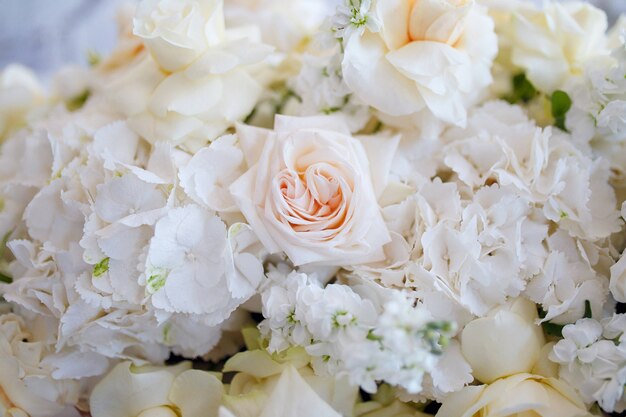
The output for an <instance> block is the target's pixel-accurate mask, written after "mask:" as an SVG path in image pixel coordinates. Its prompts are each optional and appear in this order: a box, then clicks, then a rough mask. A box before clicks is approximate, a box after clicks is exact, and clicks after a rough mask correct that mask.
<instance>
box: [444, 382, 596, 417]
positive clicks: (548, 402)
mask: <svg viewBox="0 0 626 417" xmlns="http://www.w3.org/2000/svg"><path fill="white" fill-rule="evenodd" d="M472 416H481V417H504V416H537V417H553V416H559V417H587V416H589V417H591V416H592V415H591V414H590V413H589V412H588V411H587V409H586V408H585V405H584V404H583V402H582V401H581V400H580V399H579V398H578V396H577V395H576V393H575V392H574V391H573V390H572V389H571V388H570V387H569V386H568V385H566V384H565V383H563V382H562V381H560V380H558V379H554V378H544V377H542V376H537V375H531V374H517V375H513V376H510V377H508V378H504V379H499V380H497V381H495V382H494V383H492V384H491V385H480V386H467V387H465V388H463V389H462V390H461V391H458V392H455V393H453V394H450V395H449V396H448V397H446V398H445V400H444V401H443V404H442V406H441V408H440V409H439V411H438V412H437V415H436V417H472Z"/></svg>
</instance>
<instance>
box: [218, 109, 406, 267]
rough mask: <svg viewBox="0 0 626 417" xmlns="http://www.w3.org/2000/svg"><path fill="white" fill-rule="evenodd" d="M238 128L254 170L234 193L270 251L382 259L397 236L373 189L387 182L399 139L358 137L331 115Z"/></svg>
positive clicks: (300, 259) (307, 259)
mask: <svg viewBox="0 0 626 417" xmlns="http://www.w3.org/2000/svg"><path fill="white" fill-rule="evenodd" d="M237 133H238V136H239V141H240V143H241V146H242V148H243V151H244V155H245V159H246V161H247V163H248V166H249V167H250V168H249V170H248V171H247V172H246V173H245V174H244V175H242V176H241V177H240V178H239V179H238V180H237V181H235V183H233V184H232V185H231V187H230V191H231V193H232V195H233V198H234V199H235V202H236V204H237V206H238V207H239V209H240V210H241V212H242V213H243V214H244V216H245V217H246V219H247V220H248V222H249V223H250V226H252V228H253V229H254V231H255V233H256V234H257V235H258V237H259V239H260V240H261V242H262V243H263V244H264V245H265V247H266V248H267V249H268V250H269V251H270V252H272V253H278V252H280V251H283V252H285V253H286V254H287V255H288V256H289V258H290V259H291V261H292V262H293V263H294V264H295V265H304V264H310V263H316V264H320V265H321V264H323V265H354V264H359V263H364V262H374V261H380V260H382V259H384V256H385V255H384V253H383V245H385V244H386V243H387V242H389V241H390V240H391V237H390V235H389V232H388V230H387V227H386V226H385V223H384V221H383V218H382V215H381V212H380V208H379V206H378V203H377V201H376V196H377V194H376V193H375V187H376V188H377V189H378V190H379V192H380V189H381V188H382V187H384V183H385V179H386V176H387V173H388V171H389V164H390V163H391V158H392V157H393V154H394V152H395V149H396V146H397V139H388V138H377V137H376V138H375V137H368V138H362V140H358V139H356V138H353V137H352V136H350V132H349V130H348V129H347V127H346V126H345V125H344V124H343V123H342V122H340V121H339V119H335V118H330V117H328V118H327V117H313V118H292V117H283V116H278V117H277V118H276V123H275V129H274V131H268V130H262V129H257V128H251V127H246V126H239V127H238V129H237ZM364 144H365V146H364ZM366 149H368V150H370V152H369V155H368V152H366ZM368 156H369V158H368Z"/></svg>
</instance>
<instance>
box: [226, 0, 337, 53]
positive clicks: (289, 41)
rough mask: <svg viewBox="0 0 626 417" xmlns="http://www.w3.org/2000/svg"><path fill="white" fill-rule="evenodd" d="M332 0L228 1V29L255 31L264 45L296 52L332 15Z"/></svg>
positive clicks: (283, 50) (282, 50)
mask: <svg viewBox="0 0 626 417" xmlns="http://www.w3.org/2000/svg"><path fill="white" fill-rule="evenodd" d="M332 3H333V1H332V0H330V1H329V0H253V1H249V0H227V1H226V2H225V3H224V13H225V16H226V24H227V25H228V27H254V28H258V29H259V30H260V31H261V38H262V40H263V42H265V43H267V44H269V45H272V46H275V47H276V48H277V49H278V50H279V51H281V52H293V51H297V50H298V49H299V48H300V47H301V46H302V45H303V44H304V43H306V42H307V41H308V38H309V37H311V36H313V35H314V34H315V33H316V31H318V30H319V29H320V26H321V24H322V23H323V21H324V19H325V18H326V16H328V15H330V14H331V13H332V11H333V7H332Z"/></svg>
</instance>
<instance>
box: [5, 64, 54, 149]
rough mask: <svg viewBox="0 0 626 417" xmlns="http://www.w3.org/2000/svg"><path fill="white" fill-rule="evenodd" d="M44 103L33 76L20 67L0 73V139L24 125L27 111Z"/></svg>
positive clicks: (40, 89)
mask: <svg viewBox="0 0 626 417" xmlns="http://www.w3.org/2000/svg"><path fill="white" fill-rule="evenodd" d="M43 102H44V95H43V89H42V87H41V86H40V84H39V81H38V80H37V77H36V76H35V74H34V73H33V72H32V71H31V70H29V69H28V68H26V67H23V66H21V65H9V66H8V67H6V68H5V69H4V70H3V71H2V72H0V139H3V138H4V137H5V136H7V135H8V134H9V133H11V132H12V131H13V130H15V129H18V128H21V127H22V126H23V125H25V123H26V116H27V114H28V111H29V110H31V109H32V108H33V107H35V106H36V105H37V104H42V103H43Z"/></svg>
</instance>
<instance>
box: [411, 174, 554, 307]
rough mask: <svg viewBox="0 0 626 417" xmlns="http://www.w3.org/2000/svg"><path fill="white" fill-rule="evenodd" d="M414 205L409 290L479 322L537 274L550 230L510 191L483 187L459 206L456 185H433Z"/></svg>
mask: <svg viewBox="0 0 626 417" xmlns="http://www.w3.org/2000/svg"><path fill="white" fill-rule="evenodd" d="M417 199H418V200H417V207H418V210H417V211H416V223H415V226H414V236H413V237H412V240H413V241H414V245H415V249H414V251H413V255H412V256H413V258H412V259H414V260H415V261H416V262H417V265H416V267H413V268H411V269H410V270H409V271H408V272H409V274H408V277H409V282H408V283H407V284H408V285H409V286H411V287H415V288H418V289H419V290H422V291H423V290H425V289H427V288H432V289H434V290H437V291H442V292H443V293H444V294H446V295H447V296H448V297H450V298H451V299H452V300H454V301H455V302H456V303H458V304H460V305H461V306H462V307H464V308H465V309H467V310H468V311H470V312H471V313H472V314H476V315H481V316H482V315H485V314H487V312H488V311H489V310H490V309H492V308H493V307H495V306H497V305H500V304H503V303H504V302H505V301H506V299H507V297H516V296H518V295H519V294H520V292H521V291H522V290H523V289H524V286H525V282H526V280H527V279H529V278H530V277H532V276H533V275H534V274H536V273H538V272H539V267H540V266H541V264H542V262H543V258H544V257H545V249H544V248H543V246H542V241H543V240H544V239H545V237H546V236H547V232H548V228H547V225H545V224H543V223H544V222H543V221H542V219H541V218H537V217H536V213H534V210H533V208H532V205H531V204H530V202H529V201H528V200H527V199H526V198H524V197H522V196H520V195H518V194H516V192H515V190H514V189H512V188H511V187H499V186H497V185H492V186H490V187H484V188H482V189H480V190H479V191H478V192H476V194H475V195H474V196H473V199H472V200H469V201H462V200H461V199H460V195H459V190H458V188H457V184H456V183H441V181H439V180H435V181H434V182H432V183H430V184H425V185H424V186H423V187H422V188H421V190H420V192H419V194H418V197H417Z"/></svg>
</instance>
